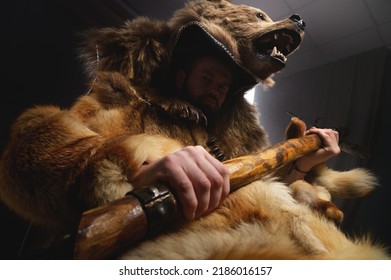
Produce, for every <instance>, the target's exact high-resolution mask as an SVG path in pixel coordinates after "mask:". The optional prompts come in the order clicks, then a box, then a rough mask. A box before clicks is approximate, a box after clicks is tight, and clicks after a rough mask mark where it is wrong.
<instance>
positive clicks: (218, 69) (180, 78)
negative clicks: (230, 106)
mask: <svg viewBox="0 0 391 280" xmlns="http://www.w3.org/2000/svg"><path fill="white" fill-rule="evenodd" d="M231 80H232V72H231V70H230V68H229V67H227V66H226V65H224V64H223V63H222V62H220V61H219V60H218V59H216V58H213V57H209V56H204V57H201V58H199V59H197V60H196V61H195V62H194V63H193V67H192V68H191V69H190V71H189V73H185V72H184V71H182V70H181V71H179V73H178V75H177V87H178V88H179V89H180V90H181V94H183V95H184V96H183V97H184V98H185V99H187V100H189V101H190V102H191V103H192V104H193V105H195V106H196V107H198V108H200V109H201V110H203V111H204V113H205V114H207V115H208V114H213V113H216V112H217V111H218V110H219V109H220V107H221V105H222V104H223V102H224V100H225V98H226V96H227V93H228V90H229V88H230V85H231Z"/></svg>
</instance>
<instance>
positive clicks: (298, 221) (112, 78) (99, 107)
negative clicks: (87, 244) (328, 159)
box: [0, 0, 386, 259]
mask: <svg viewBox="0 0 391 280" xmlns="http://www.w3.org/2000/svg"><path fill="white" fill-rule="evenodd" d="M193 21H197V22H199V24H201V25H202V26H203V27H204V28H205V29H206V30H208V32H209V33H210V34H212V35H213V36H214V37H215V38H217V39H218V40H219V41H220V42H222V43H223V44H224V45H225V46H227V48H229V49H230V51H231V52H232V53H233V55H234V56H235V57H236V58H237V61H238V63H241V64H242V65H243V66H244V67H245V68H247V69H248V70H249V71H250V72H251V73H252V74H253V75H255V76H256V77H257V79H258V80H259V82H260V83H262V84H263V85H266V86H267V85H271V84H272V83H273V81H272V76H273V74H274V73H276V72H278V71H280V70H281V69H282V68H283V67H284V65H285V63H284V61H283V60H284V59H283V58H284V57H286V56H288V55H289V54H290V53H291V52H293V51H294V50H295V49H296V48H297V47H298V46H299V44H300V42H301V39H302V38H303V34H304V32H303V25H302V23H301V22H300V20H299V19H298V18H297V16H295V17H291V18H287V19H285V20H281V21H277V22H273V21H272V20H271V19H270V18H269V17H268V16H267V15H266V14H265V13H264V12H263V11H261V10H259V9H256V8H253V7H249V6H244V5H241V6H238V5H234V4H232V3H231V2H230V1H226V0H199V1H192V2H189V3H188V4H187V5H186V6H185V7H184V8H183V9H181V10H179V11H177V12H176V13H175V14H174V15H173V17H172V18H171V19H170V20H169V21H168V22H161V21H154V20H151V19H148V18H137V19H134V20H131V21H128V22H126V23H125V24H124V26H122V27H121V28H105V29H99V30H93V31H90V32H88V33H87V34H86V38H87V39H86V41H85V43H84V44H83V45H82V47H81V58H82V59H83V60H84V61H85V65H86V69H87V71H88V73H89V74H90V77H91V90H90V93H89V94H88V95H85V96H82V97H80V98H79V99H78V100H77V101H76V102H75V103H74V105H73V106H72V107H71V108H69V109H60V108H58V107H56V106H36V107H34V108H30V109H28V110H26V111H25V112H24V113H23V114H21V115H20V116H19V117H18V118H17V120H16V121H15V123H14V124H13V126H12V128H11V132H10V136H9V141H8V144H7V146H6V148H5V150H4V151H3V154H2V161H1V165H0V173H1V182H0V184H1V185H0V199H1V200H2V201H3V202H4V204H5V205H7V206H8V207H9V208H10V209H12V210H14V211H15V212H16V213H17V214H19V215H20V216H22V217H23V218H25V219H27V220H28V221H31V222H32V223H34V224H37V225H40V226H44V227H46V228H48V229H49V230H52V231H68V230H73V229H74V228H75V226H77V223H78V220H79V218H80V215H81V213H82V212H83V211H84V210H86V209H89V208H93V207H96V206H99V205H103V204H105V203H107V202H110V201H112V200H115V199H117V198H120V197H122V196H124V195H125V194H126V193H127V192H129V191H131V190H133V186H132V184H131V183H130V182H131V181H132V178H133V176H134V175H135V174H136V173H137V171H138V169H139V168H140V166H141V165H143V164H148V163H149V162H151V161H154V160H156V159H158V158H159V157H161V156H163V155H166V154H168V153H170V152H173V151H175V150H176V149H180V148H181V147H183V146H188V145H201V146H204V147H205V148H207V149H208V144H207V143H208V139H210V138H214V139H215V143H218V146H219V148H220V149H221V150H222V151H223V152H224V154H225V156H226V159H230V158H233V157H237V156H241V155H245V154H248V153H251V152H255V151H259V150H261V149H263V148H265V147H266V146H268V145H269V142H268V139H267V136H266V133H265V131H264V130H263V128H262V126H261V125H260V123H259V121H258V113H257V111H256V109H255V107H254V106H252V105H250V104H249V103H247V101H246V100H245V98H244V97H243V94H244V93H240V94H236V95H235V96H233V97H232V98H230V99H229V100H228V101H227V102H225V104H224V105H223V108H222V110H221V113H220V114H219V115H218V116H217V117H216V119H214V120H211V119H206V117H205V116H204V114H203V113H202V112H201V111H200V110H199V109H198V108H195V107H194V106H192V105H191V104H189V103H187V102H186V101H184V100H181V99H180V98H179V97H177V96H176V95H174V94H173V93H172V92H164V91H163V90H162V89H163V86H162V85H163V84H164V81H165V80H166V79H167V76H166V73H167V68H168V65H169V61H170V55H171V51H172V49H173V46H174V45H175V39H176V36H177V33H178V30H179V29H180V28H181V26H183V25H184V24H187V23H189V22H193ZM270 34H272V35H273V36H269V35H270ZM264 35H266V37H264ZM274 35H275V36H274ZM273 46H277V47H278V48H279V49H281V50H282V51H281V52H282V53H281V52H280V53H279V54H277V56H278V59H277V58H276V57H275V56H276V54H275V53H274V54H272V52H271V49H272V47H273ZM97 52H99V60H97V59H96V57H97V56H96V54H97ZM313 175H314V176H313V180H312V181H311V184H309V183H308V182H304V181H302V182H297V183H296V184H297V186H296V187H295V186H293V187H292V189H291V188H290V187H289V186H286V185H285V184H283V183H282V182H279V178H278V177H273V178H268V179H265V180H262V181H257V182H254V183H253V184H250V185H249V186H247V187H244V188H242V189H240V190H238V191H236V192H234V193H233V194H231V195H230V197H229V198H228V199H227V200H226V201H225V202H224V205H223V206H222V207H221V208H219V209H218V210H217V211H215V212H214V213H212V214H210V215H208V216H206V217H204V218H201V219H199V220H197V221H195V222H193V223H190V224H188V225H186V226H185V227H184V228H183V229H182V230H179V231H177V232H172V233H171V234H167V235H165V236H163V237H160V238H158V239H156V240H154V241H153V240H152V241H147V242H145V243H143V244H142V245H141V247H138V248H135V249H133V250H131V251H130V252H129V253H128V254H126V255H124V257H129V258H285V259H286V258H386V255H385V253H384V251H382V249H381V248H378V247H376V246H372V245H371V242H370V241H369V240H364V241H357V242H353V241H350V240H349V239H348V238H347V237H346V236H345V235H344V234H343V233H342V232H341V231H340V230H339V229H338V228H337V227H336V226H335V225H334V223H333V222H331V221H329V219H328V218H326V217H325V215H324V213H326V216H327V215H328V214H327V211H326V212H325V211H321V212H319V211H317V210H314V208H316V207H314V205H315V206H316V205H317V202H316V199H318V198H319V197H321V198H322V199H323V200H326V201H330V199H331V198H330V196H328V197H327V195H328V193H329V192H331V193H332V194H335V195H338V194H347V195H348V196H349V197H350V196H351V194H354V195H360V196H361V195H364V194H365V193H366V192H367V190H370V189H372V188H373V187H374V185H375V181H376V180H375V178H374V177H373V175H372V174H370V172H369V171H367V170H361V169H356V170H353V171H349V172H337V171H333V170H330V169H327V168H326V167H322V168H319V169H317V170H315V171H314V172H313ZM347 189H349V191H346V190H347ZM292 190H293V192H292ZM301 190H304V191H301ZM352 190H353V191H352ZM324 194H326V195H324ZM295 197H296V198H297V199H295ZM299 200H300V201H299ZM330 216H331V215H330Z"/></svg>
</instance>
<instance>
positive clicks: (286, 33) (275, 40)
mask: <svg viewBox="0 0 391 280" xmlns="http://www.w3.org/2000/svg"><path fill="white" fill-rule="evenodd" d="M300 42H301V37H300V34H299V33H298V32H296V31H294V30H291V29H278V30H273V31H270V32H268V33H266V34H263V35H262V36H260V37H258V38H257V39H255V41H254V47H255V50H256V52H257V54H258V57H260V58H262V59H272V60H274V61H275V62H278V63H283V64H284V65H285V62H286V60H287V56H288V55H289V54H290V53H292V52H293V51H294V50H296V49H297V48H298V47H299V45H300Z"/></svg>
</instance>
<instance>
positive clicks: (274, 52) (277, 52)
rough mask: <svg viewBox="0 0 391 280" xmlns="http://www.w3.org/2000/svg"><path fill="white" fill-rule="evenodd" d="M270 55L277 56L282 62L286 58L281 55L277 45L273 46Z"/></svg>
mask: <svg viewBox="0 0 391 280" xmlns="http://www.w3.org/2000/svg"><path fill="white" fill-rule="evenodd" d="M270 56H272V57H275V58H278V59H280V60H282V61H283V62H285V61H286V60H287V58H286V56H285V55H283V54H282V52H280V51H279V50H278V49H277V47H273V50H272V51H271V53H270Z"/></svg>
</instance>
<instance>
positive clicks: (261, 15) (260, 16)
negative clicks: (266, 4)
mask: <svg viewBox="0 0 391 280" xmlns="http://www.w3.org/2000/svg"><path fill="white" fill-rule="evenodd" d="M257 18H259V19H261V20H265V15H264V14H262V13H257Z"/></svg>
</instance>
